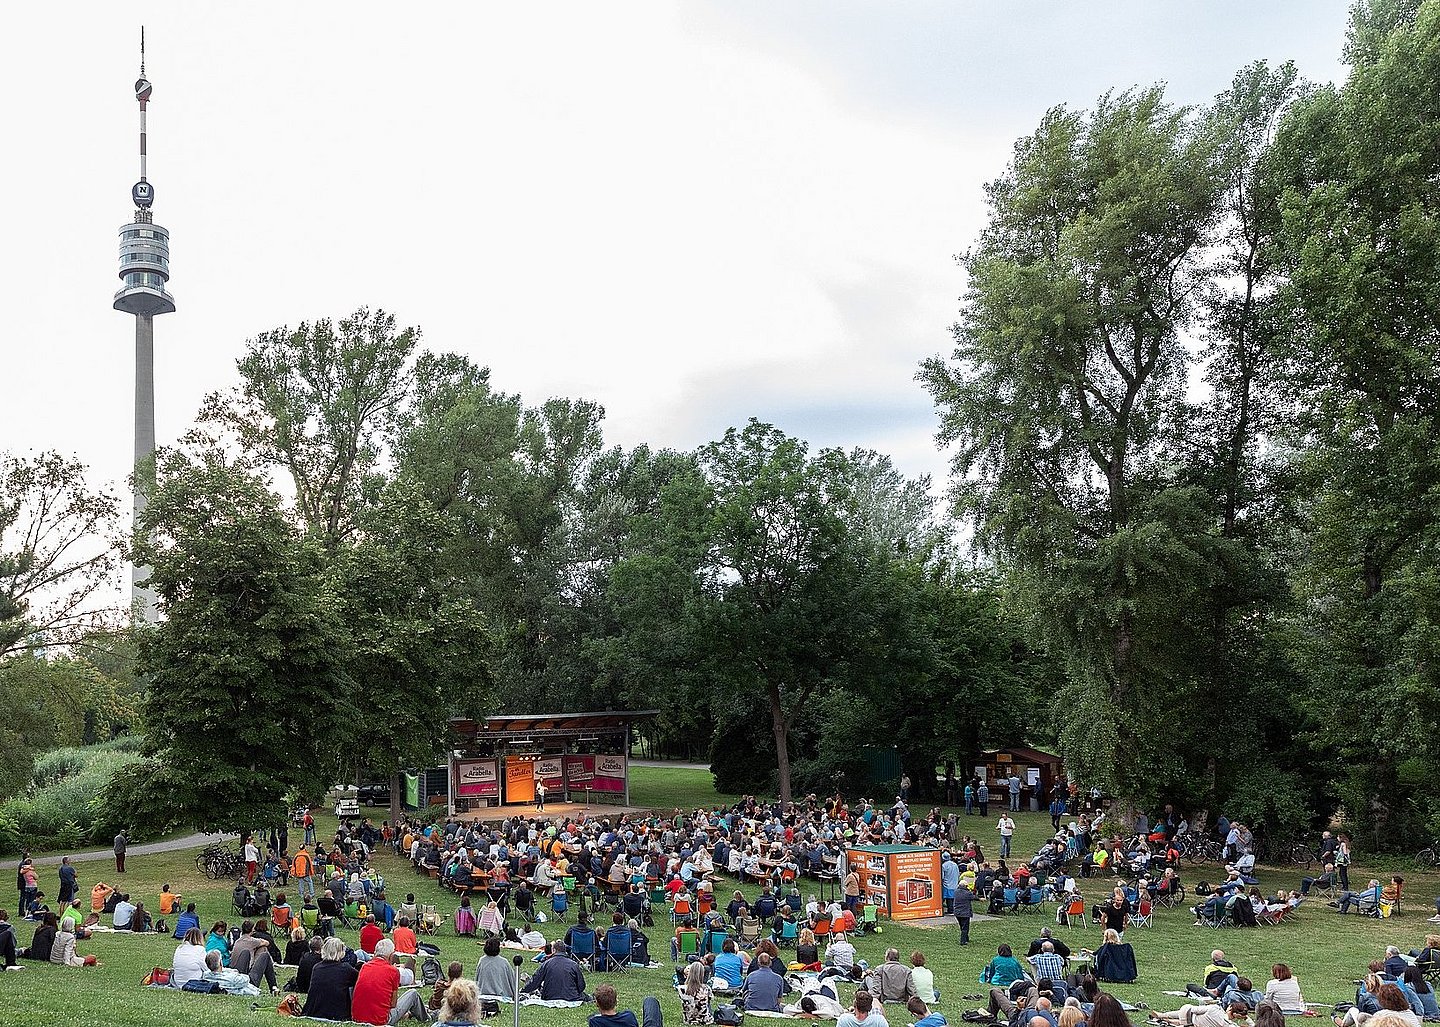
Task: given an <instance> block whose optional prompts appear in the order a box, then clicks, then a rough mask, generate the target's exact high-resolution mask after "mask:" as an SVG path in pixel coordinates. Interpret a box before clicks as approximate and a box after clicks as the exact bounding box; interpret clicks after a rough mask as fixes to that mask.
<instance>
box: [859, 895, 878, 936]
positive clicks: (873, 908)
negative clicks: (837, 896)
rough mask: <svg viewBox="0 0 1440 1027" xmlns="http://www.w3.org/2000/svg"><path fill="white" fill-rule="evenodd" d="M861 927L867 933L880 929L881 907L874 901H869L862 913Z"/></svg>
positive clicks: (875, 932)
mask: <svg viewBox="0 0 1440 1027" xmlns="http://www.w3.org/2000/svg"><path fill="white" fill-rule="evenodd" d="M860 929H861V930H862V931H864V932H865V933H866V934H877V933H879V931H880V907H879V906H877V905H875V903H873V902H867V903H866V904H865V908H864V909H863V910H862V911H861V913H860Z"/></svg>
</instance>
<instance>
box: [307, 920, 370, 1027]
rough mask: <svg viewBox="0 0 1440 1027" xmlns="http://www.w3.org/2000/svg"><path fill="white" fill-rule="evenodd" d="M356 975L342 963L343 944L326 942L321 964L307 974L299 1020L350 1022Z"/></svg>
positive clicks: (317, 964) (343, 960)
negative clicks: (303, 1018) (308, 977)
mask: <svg viewBox="0 0 1440 1027" xmlns="http://www.w3.org/2000/svg"><path fill="white" fill-rule="evenodd" d="M357 976H358V975H357V974H356V972H355V967H353V966H351V965H350V963H349V962H347V961H346V959H345V943H344V942H343V941H341V940H340V939H339V938H326V939H325V945H324V947H323V948H321V950H320V962H318V963H316V964H315V969H313V970H312V971H311V972H310V990H309V991H307V992H306V993H305V1006H304V1008H303V1009H302V1010H301V1015H302V1016H309V1017H313V1018H315V1019H320V1020H340V1021H345V1020H349V1019H350V989H351V988H353V987H354V985H355V978H356V977H357Z"/></svg>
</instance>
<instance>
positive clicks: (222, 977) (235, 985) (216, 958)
mask: <svg viewBox="0 0 1440 1027" xmlns="http://www.w3.org/2000/svg"><path fill="white" fill-rule="evenodd" d="M200 979H201V980H202V981H209V982H210V983H211V984H218V985H220V987H221V989H222V990H223V991H225V993H226V994H229V995H258V994H260V989H259V988H258V987H256V986H255V982H254V981H252V980H250V978H249V977H247V976H246V975H245V974H242V973H241V972H240V971H239V970H230V969H227V968H226V967H224V966H222V965H221V964H220V953H218V952H216V951H214V950H213V949H212V950H211V951H209V952H207V953H205V972H204V973H203V974H201V975H200Z"/></svg>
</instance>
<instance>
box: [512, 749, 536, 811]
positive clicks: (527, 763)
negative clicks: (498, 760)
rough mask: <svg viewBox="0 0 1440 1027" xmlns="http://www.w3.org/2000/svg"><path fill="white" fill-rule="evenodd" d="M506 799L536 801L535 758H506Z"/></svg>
mask: <svg viewBox="0 0 1440 1027" xmlns="http://www.w3.org/2000/svg"><path fill="white" fill-rule="evenodd" d="M505 801H506V802H534V801H535V761H534V760H518V759H515V758H514V757H513V756H512V757H508V758H507V759H506V760H505Z"/></svg>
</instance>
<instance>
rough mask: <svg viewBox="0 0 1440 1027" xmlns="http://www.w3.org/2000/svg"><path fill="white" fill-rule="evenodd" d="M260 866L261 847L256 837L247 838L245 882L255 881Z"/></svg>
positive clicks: (251, 882)
mask: <svg viewBox="0 0 1440 1027" xmlns="http://www.w3.org/2000/svg"><path fill="white" fill-rule="evenodd" d="M259 868H260V849H259V848H258V847H257V846H256V845H255V839H254V838H246V839H245V883H246V884H254V883H255V872H256V871H257V870H258V869H259Z"/></svg>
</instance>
